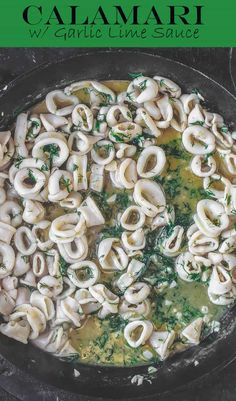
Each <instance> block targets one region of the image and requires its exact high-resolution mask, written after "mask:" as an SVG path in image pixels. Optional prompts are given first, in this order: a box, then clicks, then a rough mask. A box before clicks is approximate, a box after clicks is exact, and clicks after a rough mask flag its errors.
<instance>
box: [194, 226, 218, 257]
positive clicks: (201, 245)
mask: <svg viewBox="0 0 236 401" xmlns="http://www.w3.org/2000/svg"><path fill="white" fill-rule="evenodd" d="M218 246H219V240H218V238H217V237H213V238H212V237H210V236H207V235H205V234H203V233H202V231H200V230H197V231H195V232H194V233H193V234H192V235H191V236H190V237H189V241H188V247H189V251H190V252H191V253H192V254H193V255H205V254H206V253H208V252H213V251H215V250H216V249H218Z"/></svg>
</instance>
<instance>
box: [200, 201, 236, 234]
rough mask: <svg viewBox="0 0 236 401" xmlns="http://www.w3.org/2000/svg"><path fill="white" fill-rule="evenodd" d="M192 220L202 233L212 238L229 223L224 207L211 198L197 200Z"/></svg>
mask: <svg viewBox="0 0 236 401" xmlns="http://www.w3.org/2000/svg"><path fill="white" fill-rule="evenodd" d="M194 221H195V223H196V224H197V226H198V228H199V230H200V231H201V232H202V233H203V234H205V235H206V236H207V237H213V238H214V237H217V236H218V235H220V233H221V232H222V231H223V230H224V229H226V228H227V227H228V225H229V218H228V216H227V214H226V213H225V210H224V207H223V206H222V205H221V204H220V203H219V202H217V201H214V200H211V199H202V200H200V201H199V202H198V204H197V214H196V215H195V216H194Z"/></svg>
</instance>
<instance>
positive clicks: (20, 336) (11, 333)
mask: <svg viewBox="0 0 236 401" xmlns="http://www.w3.org/2000/svg"><path fill="white" fill-rule="evenodd" d="M0 332H1V333H2V334H4V335H5V336H7V337H10V338H13V339H14V340H17V341H20V342H21V343H23V344H27V343H28V338H29V334H30V325H29V323H28V322H27V321H26V320H19V321H14V320H13V321H12V320H10V321H9V322H8V323H3V324H1V325H0Z"/></svg>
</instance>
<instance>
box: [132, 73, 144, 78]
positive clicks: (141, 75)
mask: <svg viewBox="0 0 236 401" xmlns="http://www.w3.org/2000/svg"><path fill="white" fill-rule="evenodd" d="M129 76H130V77H131V78H133V79H135V78H139V77H143V73H142V72H129Z"/></svg>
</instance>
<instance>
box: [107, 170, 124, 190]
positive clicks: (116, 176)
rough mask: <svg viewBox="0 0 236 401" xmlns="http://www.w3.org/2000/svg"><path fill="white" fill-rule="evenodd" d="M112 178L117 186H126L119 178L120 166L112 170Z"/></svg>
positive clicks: (122, 187)
mask: <svg viewBox="0 0 236 401" xmlns="http://www.w3.org/2000/svg"><path fill="white" fill-rule="evenodd" d="M110 180H111V182H112V185H113V186H114V187H115V188H119V189H124V186H123V185H122V183H121V182H120V179H119V167H118V166H117V168H116V170H115V171H110Z"/></svg>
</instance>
